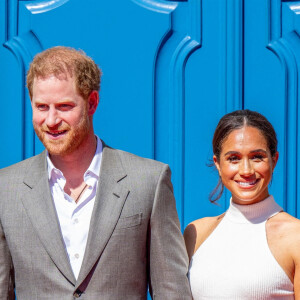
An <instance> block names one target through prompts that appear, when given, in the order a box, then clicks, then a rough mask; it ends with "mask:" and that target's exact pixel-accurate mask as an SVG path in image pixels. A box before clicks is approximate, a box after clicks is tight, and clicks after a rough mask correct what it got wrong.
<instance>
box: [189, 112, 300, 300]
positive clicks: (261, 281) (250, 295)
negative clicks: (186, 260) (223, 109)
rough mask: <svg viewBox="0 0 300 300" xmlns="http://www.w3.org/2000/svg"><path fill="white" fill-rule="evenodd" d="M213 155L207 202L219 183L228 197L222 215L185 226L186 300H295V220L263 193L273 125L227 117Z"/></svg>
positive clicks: (299, 261) (299, 235)
mask: <svg viewBox="0 0 300 300" xmlns="http://www.w3.org/2000/svg"><path fill="white" fill-rule="evenodd" d="M213 152H214V156H213V160H214V164H215V166H216V168H217V170H218V172H219V175H220V180H219V184H218V186H217V188H216V189H215V190H214V191H213V193H212V195H211V199H210V200H211V201H212V202H214V201H216V200H218V199H219V198H220V197H221V194H222V191H223V186H225V187H226V188H227V189H228V190H229V191H230V192H231V195H232V198H231V201H230V202H231V203H230V207H229V209H228V210H227V211H226V212H225V213H224V214H223V215H220V216H217V217H209V218H203V219H199V220H196V221H194V222H192V223H191V224H189V225H188V226H187V228H186V229H185V232H184V237H185V241H186V246H187V250H188V254H189V257H190V269H189V280H190V284H191V290H192V293H193V298H194V300H199V299H216V300H218V299H251V300H252V299H284V300H286V299H300V221H299V220H297V219H295V218H294V217H292V216H290V215H289V214H287V213H285V212H283V211H282V208H281V207H280V206H279V205H277V204H276V202H275V201H274V199H273V197H272V196H270V195H269V191H268V185H269V183H270V181H271V179H272V173H273V171H274V168H275V166H276V163H277V160H278V152H277V138H276V133H275V131H274V128H273V127H272V125H271V124H270V123H269V121H268V120H267V119H266V118H265V117H264V116H262V115H261V114H259V113H257V112H253V111H250V110H239V111H235V112H232V113H229V114H227V115H225V116H224V117H223V118H222V119H221V120H220V122H219V124H218V126H217V128H216V131H215V133H214V138H213ZM218 191H219V194H217V192H218Z"/></svg>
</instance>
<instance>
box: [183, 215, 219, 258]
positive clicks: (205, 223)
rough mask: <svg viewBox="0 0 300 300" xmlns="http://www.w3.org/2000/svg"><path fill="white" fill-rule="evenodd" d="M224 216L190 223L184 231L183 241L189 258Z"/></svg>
mask: <svg viewBox="0 0 300 300" xmlns="http://www.w3.org/2000/svg"><path fill="white" fill-rule="evenodd" d="M223 217H224V214H222V215H219V216H216V217H205V218H201V219H198V220H195V221H193V222H191V223H190V224H189V225H188V226H187V227H186V228H185V230H184V234H183V236H184V240H185V244H186V248H187V252H188V255H189V258H190V259H191V257H192V256H193V254H194V253H195V252H196V251H197V249H198V248H199V247H200V245H201V244H202V243H203V242H204V241H205V240H206V239H207V238H208V236H209V235H210V234H211V233H212V232H213V231H214V229H215V228H216V227H217V226H218V224H219V223H220V221H221V220H222V218H223Z"/></svg>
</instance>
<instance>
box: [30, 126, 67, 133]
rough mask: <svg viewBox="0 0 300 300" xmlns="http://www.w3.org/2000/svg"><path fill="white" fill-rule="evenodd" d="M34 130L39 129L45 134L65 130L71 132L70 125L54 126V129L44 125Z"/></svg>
mask: <svg viewBox="0 0 300 300" xmlns="http://www.w3.org/2000/svg"><path fill="white" fill-rule="evenodd" d="M34 129H38V130H39V131H43V132H53V131H65V130H69V129H70V126H69V125H59V126H54V127H50V128H49V127H48V126H47V125H42V126H40V127H38V128H37V127H35V126H34Z"/></svg>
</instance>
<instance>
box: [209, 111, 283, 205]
mask: <svg viewBox="0 0 300 300" xmlns="http://www.w3.org/2000/svg"><path fill="white" fill-rule="evenodd" d="M244 126H249V127H254V128H257V129H258V130H259V131H260V132H261V134H262V135H263V136H264V138H265V139H266V141H267V145H268V148H269V150H270V153H271V156H272V157H274V156H275V154H276V152H277V137H276V132H275V130H274V128H273V126H272V124H271V123H270V122H269V121H268V120H267V119H266V118H265V117H264V116H263V115H262V114H260V113H258V112H256V111H251V110H249V109H243V110H236V111H233V112H231V113H229V114H226V115H225V116H223V117H222V118H221V120H220V121H219V123H218V125H217V128H216V130H215V133H214V137H213V141H212V145H213V153H214V155H215V156H216V158H217V160H218V161H220V154H221V151H222V145H223V143H224V141H225V139H226V138H227V137H228V135H229V134H230V133H231V132H232V131H233V130H236V129H240V128H242V127H244ZM223 190H224V185H223V183H222V179H221V178H219V182H218V184H217V186H216V187H215V189H214V190H213V191H212V192H211V193H210V195H209V200H210V201H211V202H216V201H217V200H218V199H220V198H221V196H222V193H223Z"/></svg>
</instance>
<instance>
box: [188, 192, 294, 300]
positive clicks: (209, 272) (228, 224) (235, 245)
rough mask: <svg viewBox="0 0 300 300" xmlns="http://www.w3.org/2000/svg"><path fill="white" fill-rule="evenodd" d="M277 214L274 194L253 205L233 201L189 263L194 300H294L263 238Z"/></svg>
mask: <svg viewBox="0 0 300 300" xmlns="http://www.w3.org/2000/svg"><path fill="white" fill-rule="evenodd" d="M280 211H282V208H281V207H280V206H279V205H278V204H277V203H276V202H275V201H274V199H273V197H272V196H269V197H268V198H266V199H265V200H263V201H261V202H259V203H255V204H252V205H237V204H235V203H233V202H231V204H230V207H229V209H228V210H227V212H226V214H225V216H224V217H223V219H222V221H221V222H220V224H219V225H218V226H217V227H216V229H215V230H214V231H213V232H212V233H211V235H210V236H209V237H208V238H207V239H206V240H205V241H204V242H203V244H202V245H201V246H200V247H199V248H198V250H197V251H196V253H195V254H194V255H193V257H192V259H191V263H190V269H189V280H190V284H191V289H192V294H193V298H194V300H200V299H215V300H218V299H230V300H234V299H236V300H238V299H241V300H242V299H243V300H246V299H249V300H250V299H251V300H253V299H264V300H266V299H282V300H288V299H294V291H293V284H292V282H291V281H290V279H289V278H288V276H287V275H286V273H285V272H284V270H283V269H282V268H281V266H280V265H279V264H278V262H277V261H276V259H275V258H274V256H273V255H272V253H271V251H270V249H269V246H268V242H267V236H266V221H267V220H268V219H269V218H270V217H272V216H274V215H276V214H277V213H278V212H280Z"/></svg>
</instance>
